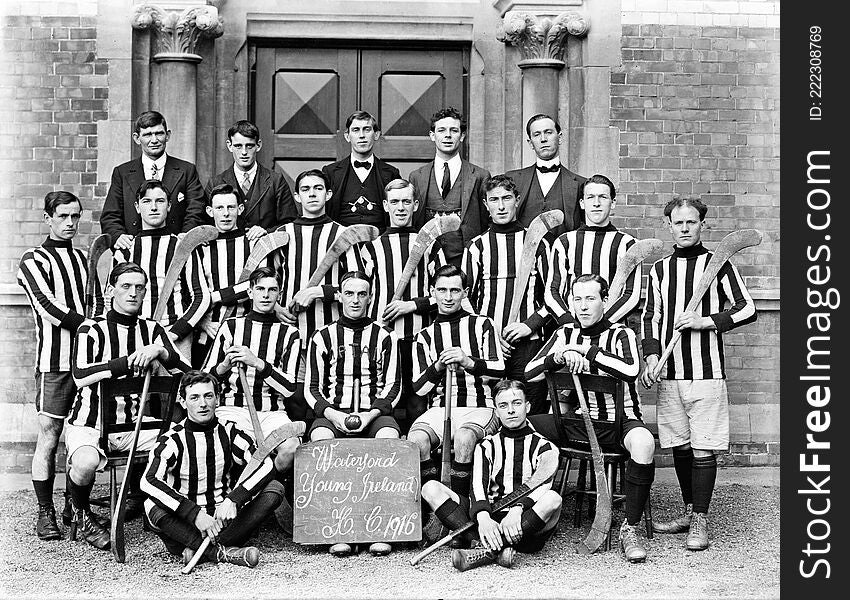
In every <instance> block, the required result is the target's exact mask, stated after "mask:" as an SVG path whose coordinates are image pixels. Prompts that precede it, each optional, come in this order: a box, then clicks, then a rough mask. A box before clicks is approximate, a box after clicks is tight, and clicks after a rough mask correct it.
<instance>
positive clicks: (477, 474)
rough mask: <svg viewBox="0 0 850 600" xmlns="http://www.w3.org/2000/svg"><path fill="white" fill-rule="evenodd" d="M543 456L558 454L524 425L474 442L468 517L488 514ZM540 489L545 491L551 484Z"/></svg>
mask: <svg viewBox="0 0 850 600" xmlns="http://www.w3.org/2000/svg"><path fill="white" fill-rule="evenodd" d="M547 452H554V453H555V454H556V455H557V452H558V451H557V450H556V449H555V446H553V445H552V443H551V442H550V441H549V440H547V439H546V438H544V437H543V436H541V435H540V434H539V433H537V432H536V431H535V430H534V428H533V427H531V425H530V424H529V423H528V422H526V424H525V425H523V426H522V427H520V428H519V429H508V428H507V427H502V428H501V429H499V431H497V432H496V433H494V434H493V435H488V436H487V437H485V438H484V439H483V440H481V441H480V442H478V444H476V446H475V452H474V454H473V455H472V475H471V479H470V489H469V491H470V506H469V515H470V517H471V518H473V519H475V515H477V514H478V513H480V512H482V511H484V512H488V513H489V512H490V511H491V510H492V505H493V504H494V503H496V502H498V501H499V500H501V499H502V498H504V497H505V496H507V495H508V494H510V493H511V492H513V491H514V490H516V489H518V488H519V487H521V486H522V485H523V484H526V483H528V481H529V480H530V479H531V477H532V475H534V472H535V471H536V470H537V466H538V465H539V464H540V457H541V456H543V455H544V454H546V453H547ZM556 462H557V459H556ZM553 477H554V474H553ZM540 487H541V488H542V489H544V490H545V489H549V488H550V487H552V481H551V480H550V481H547V482H544V483H543V484H542V485H541V486H540Z"/></svg>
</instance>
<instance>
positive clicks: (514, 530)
mask: <svg viewBox="0 0 850 600" xmlns="http://www.w3.org/2000/svg"><path fill="white" fill-rule="evenodd" d="M521 520H522V506H512V507H511V508H510V510H509V511H508V516H507V517H505V518H504V519H502V522H501V523H499V529H500V530H501V531H502V535H504V536H505V539H506V540H508V543H509V544H512V545H513V544H516V543H517V542H518V541H520V540H521V539H522V526H521V525H520V521H521Z"/></svg>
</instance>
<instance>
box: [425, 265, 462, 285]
mask: <svg viewBox="0 0 850 600" xmlns="http://www.w3.org/2000/svg"><path fill="white" fill-rule="evenodd" d="M440 277H460V285H461V287H462V288H463V289H466V288H467V287H469V279H468V278H467V276H466V273H464V272H463V271H461V269H460V267H458V266H457V265H451V264H449V265H443V266H442V267H440V268H439V269H437V270H436V271H435V272H434V276H433V277H432V278H431V285H432V286H433V285H437V280H438V279H439V278H440Z"/></svg>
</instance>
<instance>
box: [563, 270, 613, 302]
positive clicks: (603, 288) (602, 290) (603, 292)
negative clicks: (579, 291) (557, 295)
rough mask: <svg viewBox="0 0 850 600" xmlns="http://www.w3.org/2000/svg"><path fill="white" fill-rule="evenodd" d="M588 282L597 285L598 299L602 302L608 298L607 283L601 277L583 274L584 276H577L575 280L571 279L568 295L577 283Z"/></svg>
mask: <svg viewBox="0 0 850 600" xmlns="http://www.w3.org/2000/svg"><path fill="white" fill-rule="evenodd" d="M590 281H595V282H596V283H598V284H599V297H600V298H601V299H602V300H605V298H607V297H608V281H606V280H605V278H604V277H602V276H601V275H597V274H596V273H585V274H584V275H579V276H578V277H576V278H575V279H573V282H572V284H570V293H572V291H573V288H574V287H575V286H576V284H577V283H588V282H590Z"/></svg>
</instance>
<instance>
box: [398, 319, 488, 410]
mask: <svg viewBox="0 0 850 600" xmlns="http://www.w3.org/2000/svg"><path fill="white" fill-rule="evenodd" d="M453 347H457V348H461V349H462V350H463V351H464V352H465V353H466V355H467V356H469V357H470V358H471V359H472V361H473V362H474V363H475V366H473V367H472V369H470V370H469V371H467V370H466V369H464V368H462V367H457V368H456V369H455V372H454V375H452V376H451V377H453V378H454V387H453V389H454V394H453V396H452V400H453V402H452V406H463V407H487V408H493V397H492V392H491V390H490V382H491V381H492V380H494V379H498V378H500V377H503V376H504V374H505V359H504V356H503V355H502V346H501V344H499V340H498V338H497V334H496V326H495V325H494V324H493V321H492V320H491V319H490V318H489V317H485V316H482V315H471V314H469V313H468V312H466V311H464V310H458V311H457V312H455V313H453V314H451V315H441V314H438V315H437V316H436V318H435V319H434V322H433V323H431V324H430V325H429V326H428V327H426V328H425V329H423V330H422V331H420V332H419V333H418V334H417V335H416V340H415V343H414V348H413V390H414V391H415V392H416V393H417V394H418V395H420V396H425V395H428V394H430V393H431V392H433V391H434V390H436V393H435V394H434V397H433V398H432V400H431V407H438V406H439V407H442V406H444V405H445V390H444V389H443V388H444V382H445V371H438V370H437V368H436V366H435V363H436V362H437V358H438V357H439V356H440V353H441V352H442V351H443V349H445V348H453Z"/></svg>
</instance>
